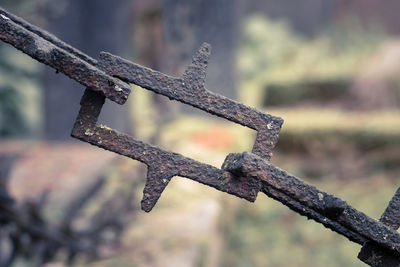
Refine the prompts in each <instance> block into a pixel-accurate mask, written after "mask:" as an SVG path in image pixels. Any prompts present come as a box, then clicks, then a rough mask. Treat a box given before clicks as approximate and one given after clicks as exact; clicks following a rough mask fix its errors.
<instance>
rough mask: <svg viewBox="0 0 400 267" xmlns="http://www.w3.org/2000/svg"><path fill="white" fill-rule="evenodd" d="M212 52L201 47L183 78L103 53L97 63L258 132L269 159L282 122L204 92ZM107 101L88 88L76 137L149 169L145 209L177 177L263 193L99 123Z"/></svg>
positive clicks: (249, 182) (245, 193)
mask: <svg viewBox="0 0 400 267" xmlns="http://www.w3.org/2000/svg"><path fill="white" fill-rule="evenodd" d="M210 50H211V47H210V45H208V44H203V45H202V46H201V47H200V49H199V51H198V52H197V53H196V55H195V56H194V57H193V60H192V64H191V65H190V66H189V67H188V68H187V70H186V71H185V72H184V74H183V76H182V77H181V78H178V77H171V76H168V75H165V74H163V73H160V72H157V71H154V70H151V69H149V68H146V67H143V66H140V65H138V64H135V63H133V62H130V61H127V60H125V59H122V58H120V57H117V56H114V55H111V54H109V53H104V52H103V53H101V55H100V61H99V65H100V66H101V67H102V68H103V69H104V71H106V72H107V73H108V74H109V75H112V76H115V77H118V78H119V79H121V80H123V81H126V82H130V83H134V84H136V85H139V86H141V87H143V88H146V89H148V90H151V91H154V92H155V93H158V94H162V95H165V96H167V97H169V98H170V99H174V100H177V101H181V102H183V103H186V104H189V105H192V106H194V107H196V108H199V109H201V110H204V111H206V112H208V113H211V114H213V115H216V116H219V117H223V118H226V119H228V120H230V121H233V122H235V123H239V124H241V125H244V126H247V127H249V128H251V129H255V130H257V137H256V140H255V144H254V147H253V152H254V153H255V154H258V155H260V156H263V157H264V158H265V159H270V157H271V155H272V149H273V148H274V146H275V145H276V143H277V141H278V134H279V131H280V129H281V126H282V123H283V120H282V119H281V118H279V117H275V116H272V115H269V114H265V113H263V112H260V111H257V110H255V109H253V108H250V107H248V106H245V105H243V104H240V103H238V102H235V101H233V100H231V99H229V98H226V97H223V96H220V95H217V94H213V93H211V92H210V91H208V90H206V89H205V87H204V81H205V77H206V68H207V63H208V57H209V55H210ZM103 103H104V97H102V96H100V95H96V94H95V93H92V92H90V90H86V92H85V96H84V97H83V98H82V101H81V110H80V112H79V116H78V119H77V121H76V123H75V126H74V129H73V131H72V136H73V137H76V138H79V139H81V140H83V141H86V142H89V143H91V144H94V145H97V146H99V147H102V148H104V149H107V150H110V151H113V152H116V153H119V154H122V155H125V156H128V157H130V158H132V159H136V160H139V161H141V162H143V163H145V164H146V165H147V167H148V171H147V181H146V185H145V188H144V192H143V200H142V209H143V210H145V211H147V212H148V211H150V210H151V209H152V208H153V207H154V205H155V204H156V202H157V200H158V199H159V197H160V196H161V194H162V192H163V191H164V189H165V187H166V186H167V185H168V183H169V181H170V180H171V179H172V177H174V176H181V177H187V178H190V179H192V180H195V181H197V182H200V183H203V184H206V185H209V186H212V187H214V188H216V189H217V190H220V191H223V192H227V193H230V194H233V195H235V196H238V197H241V198H244V199H247V200H249V201H255V199H256V197H257V193H258V192H259V191H260V189H261V185H260V182H259V181H258V180H255V179H243V178H241V177H234V176H232V175H231V174H230V173H229V172H224V171H223V170H221V169H218V168H215V167H213V166H211V165H207V164H204V163H200V162H198V161H195V160H193V159H190V158H186V157H184V156H182V155H180V154H176V153H173V152H169V151H165V150H162V149H160V148H158V147H155V146H152V145H150V144H146V143H143V142H141V141H138V140H135V139H134V138H132V137H130V136H128V135H125V134H122V133H119V132H117V131H114V130H112V129H109V128H108V127H106V126H101V125H96V123H97V118H98V116H99V114H100V111H101V107H102V105H103Z"/></svg>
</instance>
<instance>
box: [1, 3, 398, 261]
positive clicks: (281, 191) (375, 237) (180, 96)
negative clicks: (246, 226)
mask: <svg viewBox="0 0 400 267" xmlns="http://www.w3.org/2000/svg"><path fill="white" fill-rule="evenodd" d="M0 39H1V40H3V41H4V42H7V43H10V44H11V45H13V46H14V47H16V48H17V49H19V50H21V51H22V52H24V53H26V54H28V55H30V56H31V57H33V58H35V59H36V60H38V61H40V62H42V63H44V64H47V65H49V66H51V67H53V68H54V69H56V70H57V71H60V72H63V73H64V74H66V75H67V76H69V77H70V78H72V79H75V80H76V81H78V82H79V83H81V84H83V85H85V86H87V89H86V90H85V94H84V96H83V98H82V100H81V110H80V112H79V115H78V118H77V120H76V122H75V125H74V128H73V131H72V136H74V137H76V138H79V139H81V140H83V141H86V142H89V143H91V144H93V145H96V146H98V147H101V148H104V149H107V150H110V151H113V152H116V153H119V154H121V155H124V156H127V157H130V158H132V159H136V160H139V161H141V162H143V163H144V164H146V165H147V166H148V173H147V182H146V185H145V189H144V197H143V200H142V209H143V210H145V211H147V212H148V211H150V210H151V209H152V208H153V206H154V205H155V203H156V202H157V200H158V198H159V197H160V195H161V194H162V192H163V190H164V189H165V187H166V186H167V185H168V183H169V181H170V180H171V179H172V177H173V176H182V177H186V178H189V179H192V180H195V181H198V182H200V183H203V184H205V185H208V186H211V187H214V188H215V189H217V190H220V191H223V192H227V193H230V194H233V195H236V196H238V197H242V198H244V199H247V200H249V201H255V199H256V197H257V194H258V192H259V191H262V192H264V193H265V194H266V195H268V196H269V197H271V198H273V199H275V200H277V201H279V202H281V203H283V204H284V205H286V206H288V207H289V208H290V209H292V210H294V211H295V212H297V213H299V214H301V215H304V216H306V217H307V218H309V219H313V220H315V221H317V222H319V223H321V224H323V225H324V226H325V227H327V228H329V229H331V230H333V231H335V232H337V233H339V234H341V235H343V236H345V237H347V238H348V239H349V240H351V241H353V242H356V243H358V244H362V245H363V248H362V250H361V252H360V254H359V258H360V259H361V260H362V261H364V262H365V263H367V264H369V265H371V266H379V267H380V266H382V267H383V266H400V257H399V255H400V235H399V234H398V233H397V232H396V231H395V230H396V229H397V228H398V227H399V225H400V190H398V191H397V192H396V194H395V196H394V197H393V199H392V201H391V202H390V203H389V206H388V207H387V209H386V210H385V212H384V214H383V215H382V217H381V219H380V222H377V221H375V220H373V219H371V218H370V217H368V216H366V215H365V214H363V213H361V212H359V211H357V210H355V209H354V208H352V207H351V206H350V205H348V204H347V203H346V202H345V201H343V200H341V199H340V198H337V197H335V196H333V195H329V194H327V193H325V192H322V191H319V190H318V189H317V188H315V187H313V186H310V185H308V184H306V183H304V182H303V181H301V180H299V179H298V178H296V177H294V176H291V175H289V174H288V173H286V172H285V171H283V170H280V169H279V168H277V167H275V166H273V165H271V164H270V163H269V162H268V160H269V159H270V158H271V155H272V149H273V148H274V146H275V145H276V143H277V140H278V134H279V131H280V128H281V126H282V123H283V120H282V119H281V118H278V117H274V116H272V115H269V114H264V113H262V112H259V111H257V110H255V109H252V108H250V107H247V106H245V105H242V104H240V103H237V102H235V101H233V100H230V99H228V98H225V97H223V96H220V95H217V94H214V93H212V92H210V91H208V90H207V89H206V88H205V87H204V81H205V77H206V67H207V63H208V57H209V54H210V49H211V48H210V46H209V45H208V44H203V45H202V46H201V48H200V50H199V51H198V53H197V54H196V55H195V57H194V58H193V61H192V64H191V65H190V66H189V67H188V69H187V70H186V71H185V72H184V74H183V75H182V77H171V76H168V75H165V74H163V73H160V72H157V71H154V70H151V69H149V68H145V67H143V66H140V65H137V64H135V63H132V62H129V61H127V60H124V59H122V58H119V57H117V56H114V55H111V54H109V53H105V52H102V53H101V55H100V61H99V62H98V61H96V60H94V59H92V58H91V57H89V56H87V55H85V54H84V53H82V52H81V51H79V50H77V49H75V48H73V47H71V46H69V45H68V44H65V43H63V42H62V41H60V40H59V39H57V38H56V37H55V36H53V35H51V34H50V33H48V32H46V31H44V30H42V29H40V28H38V27H35V26H33V25H31V24H29V23H27V22H26V21H24V20H22V19H21V18H19V17H17V16H14V15H13V14H10V13H9V12H7V11H5V10H3V9H2V8H0ZM114 77H116V78H118V79H116V78H114ZM119 79H121V80H123V81H120V80H119ZM126 82H130V83H134V84H136V85H139V86H141V87H143V88H145V89H148V90H151V91H153V92H155V93H158V94H162V95H165V96H167V97H169V98H170V99H174V100H177V101H180V102H183V103H185V104H189V105H192V106H194V107H196V108H199V109H201V110H203V111H206V112H208V113H211V114H213V115H216V116H220V117H223V118H226V119H228V120H230V121H233V122H235V123H239V124H241V125H243V126H247V127H249V128H251V129H254V130H256V131H257V137H256V141H255V144H254V147H253V150H252V152H253V153H254V154H252V153H243V154H230V155H229V156H228V157H227V158H226V160H225V162H224V164H223V167H222V169H218V168H215V167H213V166H211V165H207V164H203V163H200V162H197V161H195V160H193V159H190V158H187V157H184V156H182V155H180V154H177V153H173V152H169V151H165V150H162V149H160V148H158V147H155V146H152V145H150V144H146V143H143V142H141V141H139V140H135V139H134V138H132V137H130V136H128V135H125V134H123V133H119V132H117V131H115V130H113V129H110V128H108V127H107V126H104V125H98V124H97V119H98V116H99V114H100V112H101V108H102V106H103V104H104V101H105V97H107V98H109V99H110V100H113V101H115V102H117V103H119V104H123V103H124V102H125V101H126V99H127V98H128V95H129V92H130V89H129V85H128V84H127V83H126Z"/></svg>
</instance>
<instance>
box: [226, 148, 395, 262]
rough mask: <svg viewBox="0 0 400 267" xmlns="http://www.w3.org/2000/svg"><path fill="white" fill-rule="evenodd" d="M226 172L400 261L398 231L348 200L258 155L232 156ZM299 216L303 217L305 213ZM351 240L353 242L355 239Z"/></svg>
mask: <svg viewBox="0 0 400 267" xmlns="http://www.w3.org/2000/svg"><path fill="white" fill-rule="evenodd" d="M223 169H225V170H227V171H229V172H231V173H232V174H234V175H235V176H238V177H241V176H245V177H248V178H250V177H251V178H252V179H254V178H256V179H259V180H260V181H262V184H263V186H266V187H268V188H272V189H273V190H275V191H277V192H281V193H283V194H284V195H286V196H288V197H290V198H293V199H295V200H296V202H298V203H301V204H302V205H304V206H306V207H308V208H309V209H310V210H312V211H314V212H315V213H318V214H319V215H320V216H323V217H325V218H326V219H327V220H331V221H334V222H336V223H338V224H340V225H341V226H342V227H343V228H345V229H347V230H348V231H350V232H353V233H356V234H357V235H359V236H360V237H361V238H362V239H364V240H366V241H371V242H373V243H374V244H377V245H379V246H381V247H383V248H385V249H387V250H389V251H391V252H392V253H395V255H396V256H397V257H399V256H400V234H399V233H397V231H395V230H393V229H392V228H390V227H388V226H386V225H384V224H383V223H381V222H378V221H376V220H374V219H372V218H370V217H368V216H367V215H365V214H364V213H362V212H360V211H358V210H356V209H354V208H353V207H351V206H350V205H348V204H347V203H346V202H345V201H344V200H342V199H340V198H338V197H336V196H333V195H330V194H327V193H325V192H322V191H320V190H318V189H317V188H315V187H314V186H311V185H308V184H306V183H305V182H303V181H301V180H300V179H298V178H297V177H294V176H292V175H290V174H288V173H287V172H285V171H283V170H281V169H279V168H277V167H275V166H274V165H272V164H271V163H269V162H268V161H266V160H264V159H262V158H261V157H259V156H257V155H255V154H252V153H248V152H244V153H241V154H230V155H228V156H227V158H226V160H225V162H224V164H223ZM264 192H265V193H266V194H267V195H268V194H269V193H270V192H271V191H266V190H264ZM272 197H273V198H275V199H277V200H278V201H280V202H281V203H283V204H285V205H287V206H288V207H289V208H295V211H297V212H299V210H298V208H296V207H293V205H292V203H287V199H285V197H281V196H279V195H278V194H276V193H274V194H273V195H272ZM299 213H300V214H303V213H302V212H299ZM303 215H306V216H309V218H312V219H315V220H316V221H318V222H321V221H320V218H314V217H311V216H310V215H311V214H303ZM321 223H323V222H321ZM323 224H324V223H323ZM324 225H325V226H326V227H329V228H330V229H332V230H333V231H336V232H338V233H340V234H343V233H342V231H341V230H340V229H336V228H335V227H334V225H327V224H324ZM349 239H350V240H352V239H351V238H349ZM352 241H356V240H352ZM359 241H361V240H359ZM358 243H360V242H358ZM361 244H362V243H361Z"/></svg>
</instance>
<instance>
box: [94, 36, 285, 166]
mask: <svg viewBox="0 0 400 267" xmlns="http://www.w3.org/2000/svg"><path fill="white" fill-rule="evenodd" d="M210 52H211V47H210V45H209V44H207V43H204V44H203V45H202V46H201V47H200V49H199V51H198V52H197V53H196V55H195V56H194V57H193V59H192V64H191V65H190V66H189V67H188V68H187V69H186V71H185V72H184V74H183V75H182V77H171V76H168V75H166V74H164V73H161V72H158V71H154V70H152V69H149V68H146V67H143V66H140V65H138V64H135V63H133V62H130V61H128V60H125V59H122V58H120V57H118V56H114V55H112V54H110V53H105V52H102V53H101V54H100V65H101V66H102V67H103V69H104V70H105V71H106V72H107V73H108V74H110V75H112V76H115V77H118V78H120V79H121V80H124V81H127V82H130V83H133V84H136V85H138V86H140V87H142V88H145V89H148V90H151V91H153V92H155V93H157V94H162V95H164V96H167V97H168V98H170V99H173V100H177V101H180V102H182V103H185V104H188V105H191V106H193V107H195V108H198V109H201V110H204V111H206V112H208V113H211V114H213V115H216V116H219V117H222V118H225V119H227V120H230V121H232V122H235V123H238V124H241V125H243V126H247V127H249V128H251V129H254V130H256V131H257V137H256V140H255V143H254V147H253V153H255V154H257V155H259V156H261V157H263V158H266V159H270V158H271V156H272V150H273V148H274V147H275V145H276V143H277V142H278V135H279V131H280V129H281V126H282V123H283V120H282V119H281V118H279V117H275V116H272V115H269V114H266V113H263V112H260V111H258V110H255V109H253V108H251V107H248V106H245V105H243V104H241V103H238V102H236V101H233V100H231V99H229V98H226V97H224V96H221V95H217V94H214V93H212V92H210V91H208V90H207V89H206V88H205V87H204V81H205V78H206V69H207V64H208V58H209V56H210Z"/></svg>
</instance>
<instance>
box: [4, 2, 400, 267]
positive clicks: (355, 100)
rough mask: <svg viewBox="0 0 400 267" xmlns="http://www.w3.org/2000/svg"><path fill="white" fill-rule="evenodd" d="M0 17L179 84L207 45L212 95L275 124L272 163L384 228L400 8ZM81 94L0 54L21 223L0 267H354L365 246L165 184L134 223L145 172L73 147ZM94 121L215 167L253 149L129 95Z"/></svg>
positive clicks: (397, 122) (200, 115)
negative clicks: (278, 125) (278, 121)
mask: <svg viewBox="0 0 400 267" xmlns="http://www.w3.org/2000/svg"><path fill="white" fill-rule="evenodd" d="M0 5H1V6H2V7H3V8H5V9H7V10H9V11H11V12H13V13H14V14H16V15H18V16H21V17H23V18H24V19H25V20H27V21H29V22H31V23H33V24H35V25H38V26H40V27H42V28H44V29H46V30H48V31H49V32H51V33H54V34H55V35H56V36H57V37H59V38H60V39H61V40H63V41H65V42H67V43H69V44H71V45H72V46H74V47H76V48H78V49H80V50H82V51H83V52H84V53H87V54H88V55H90V56H92V57H94V58H97V56H98V55H99V52H100V51H108V52H111V53H113V54H116V55H119V56H122V57H124V58H127V59H129V60H132V61H134V62H137V63H139V64H141V65H144V66H147V67H150V68H153V69H156V70H159V71H162V72H164V73H167V74H169V75H174V76H179V75H181V74H182V73H183V70H184V69H185V67H186V66H187V65H188V64H189V63H190V60H191V57H192V55H193V54H194V52H195V51H196V50H197V49H198V48H199V46H200V45H201V43H202V42H208V43H210V44H211V45H212V55H211V58H210V64H209V67H208V74H207V79H206V87H207V88H208V89H209V90H210V91H212V92H216V93H219V94H222V95H225V96H227V97H230V98H233V99H235V100H237V101H240V102H242V103H244V104H246V105H250V106H253V107H256V108H257V109H260V110H263V111H265V112H267V113H270V114H273V115H276V116H280V117H282V118H283V119H284V120H285V123H284V125H283V129H282V131H281V134H280V138H279V142H278V145H277V147H276V148H275V151H274V156H273V158H272V162H273V163H274V164H275V165H277V166H279V167H281V168H283V169H286V170H288V171H289V172H290V173H292V174H294V175H296V176H298V177H301V178H302V179H304V180H306V181H307V182H308V183H311V184H313V185H315V186H317V187H319V188H321V189H322V190H324V191H327V192H328V193H331V194H335V195H337V196H339V197H341V198H343V199H345V200H346V201H347V202H348V203H349V204H351V205H353V206H354V207H355V208H357V209H359V210H361V211H363V212H364V213H366V214H367V215H369V216H371V217H373V218H376V219H378V218H379V217H380V215H381V213H382V212H383V211H384V209H385V207H386V205H387V203H388V202H389V200H390V199H391V197H392V196H393V195H394V193H395V191H396V189H397V188H398V186H399V184H400V181H399V174H400V111H399V107H400V75H399V69H400V38H399V34H400V24H399V23H398V14H397V13H398V10H399V9H400V2H399V1H395V0H387V1H385V2H384V4H383V3H382V1H379V0H364V1H356V0H301V1H290V0H280V1H272V0H263V1H262V0H257V1H244V0H217V1H216V0H192V1H185V0H164V1H161V0H117V1H106V0H97V1H94V0H85V1H80V0H59V1H50V0H0ZM83 89H84V88H82V86H81V85H80V84H78V83H76V82H75V81H72V80H70V79H69V78H67V77H65V76H64V75H62V74H56V73H55V71H54V70H53V69H50V68H48V67H46V66H43V65H41V64H39V63H38V62H36V61H34V60H33V59H31V58H30V57H29V56H27V55H24V54H22V53H21V52H19V51H17V50H16V49H14V48H13V47H11V46H10V45H7V44H5V43H0V138H1V139H0V178H1V179H0V180H1V194H2V196H3V197H4V198H6V199H7V201H9V202H10V203H13V204H10V205H12V209H13V212H14V213H15V214H16V215H15V216H16V218H19V220H17V219H15V218H14V219H15V220H14V221H13V220H11V221H10V220H8V221H7V219H3V218H2V217H1V216H0V224H2V228H1V231H0V249H1V251H0V263H1V264H3V265H7V261H9V262H10V263H11V266H41V264H42V263H46V264H47V266H67V265H69V264H70V263H71V262H69V260H73V264H74V265H75V266H211V267H213V266H218V267H219V266H221V267H228V266H238V267H239V266H240V267H245V266H246V267H247V266H364V264H363V263H362V262H360V261H359V260H358V259H357V258H356V256H357V254H358V251H359V249H360V247H359V246H358V245H356V244H353V243H351V242H350V241H348V240H347V239H345V238H344V237H341V236H339V235H337V234H335V233H333V232H331V231H330V230H327V229H325V228H323V226H321V225H319V224H317V223H315V222H313V221H308V220H307V219H306V218H304V217H301V216H300V215H298V214H296V213H294V212H292V211H290V210H289V209H288V208H286V207H285V206H283V205H281V204H280V203H278V202H276V201H274V200H271V199H268V198H267V197H266V196H264V195H262V194H260V195H259V197H258V199H257V201H256V202H255V203H254V204H252V203H248V202H246V201H245V200H241V199H238V198H235V197H233V196H230V195H227V194H224V193H221V192H218V191H216V190H214V189H212V188H208V187H206V186H203V185H200V184H197V183H195V182H193V181H189V180H187V179H182V178H179V177H175V178H174V179H173V180H172V181H171V183H170V185H169V186H168V188H167V189H166V191H165V192H164V194H163V196H162V197H161V199H160V200H159V202H158V204H157V206H156V207H155V208H154V210H153V211H152V212H151V213H149V214H146V213H144V212H142V211H140V209H139V203H140V198H141V194H142V193H141V192H142V190H143V185H144V180H145V173H146V168H145V166H144V165H141V164H139V163H137V162H134V161H133V160H130V159H127V158H123V157H121V156H117V155H116V154H113V153H110V152H107V151H104V150H100V149H98V148H95V147H92V146H90V145H89V144H86V143H82V142H78V141H76V140H74V139H72V138H71V137H70V136H69V135H70V132H71V129H72V125H73V122H74V120H75V117H76V116H77V113H78V110H79V100H80V97H81V96H82V94H83ZM100 122H101V123H103V124H106V125H108V126H110V127H112V128H115V129H118V130H120V131H122V132H125V133H129V134H131V135H133V136H135V137H136V138H138V139H140V140H143V141H146V142H150V143H152V144H155V145H158V146H160V147H162V148H165V149H168V150H172V151H174V152H178V153H181V154H183V155H185V156H189V157H192V158H194V159H196V160H199V161H201V162H204V163H209V164H211V165H214V166H216V167H220V166H221V164H222V162H223V160H224V158H225V156H226V155H227V153H229V152H242V151H250V150H251V147H252V145H253V143H254V139H255V132H254V131H252V130H249V129H247V128H244V127H241V126H239V125H236V124H233V123H230V122H228V121H225V120H221V119H216V118H215V117H213V116H211V115H208V114H205V113H204V112H201V111H198V110H195V109H192V108H190V107H188V106H184V105H182V104H180V103H177V102H172V101H169V100H168V99H167V98H165V97H162V96H159V95H155V94H153V93H151V92H148V91H146V90H144V89H142V88H139V87H135V86H132V93H131V95H130V97H129V100H128V102H127V103H126V104H125V105H124V106H119V105H117V104H115V103H111V102H110V101H107V103H106V105H105V108H103V111H102V114H101V118H100ZM3 203H6V202H3ZM7 203H8V202H7ZM2 205H3V204H2ZM4 205H6V204H4ZM17 221H19V222H17ZM21 221H22V222H23V221H25V222H26V224H23V223H21ZM28 224H29V225H31V226H32V227H33V226H34V227H36V228H35V229H41V230H40V231H39V232H40V233H39V234H38V232H34V230H32V229H30V228H29V227H28V226H27V225H28ZM32 231H33V232H34V234H32ZM35 231H36V230H35ZM45 233H46V234H49V235H54V236H57V237H58V238H61V239H64V240H69V241H68V242H61V243H57V242H56V241H51V238H47V239H46V238H44V237H43V236H46V235H45ZM49 240H50V241H49ZM75 243H76V244H75ZM74 246H75V247H80V246H83V247H84V248H85V249H83V250H82V251H80V250H74V249H72V247H74ZM10 259H11V260H10Z"/></svg>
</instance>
